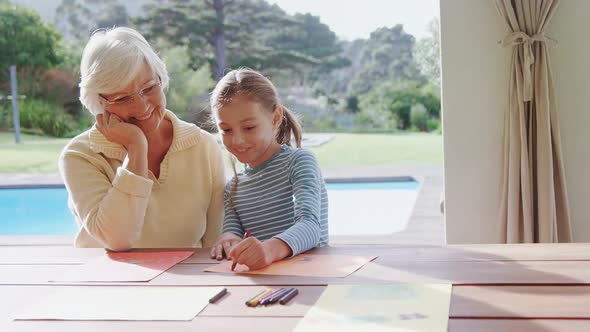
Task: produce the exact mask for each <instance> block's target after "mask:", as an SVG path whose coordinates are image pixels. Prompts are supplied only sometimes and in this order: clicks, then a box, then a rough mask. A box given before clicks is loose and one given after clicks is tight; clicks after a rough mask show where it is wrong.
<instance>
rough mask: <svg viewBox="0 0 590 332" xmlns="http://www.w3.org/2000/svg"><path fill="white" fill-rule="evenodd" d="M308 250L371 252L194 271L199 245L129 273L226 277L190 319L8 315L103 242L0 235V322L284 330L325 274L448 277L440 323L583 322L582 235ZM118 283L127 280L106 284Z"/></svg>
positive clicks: (65, 327) (588, 284) (206, 279)
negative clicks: (333, 262)
mask: <svg viewBox="0 0 590 332" xmlns="http://www.w3.org/2000/svg"><path fill="white" fill-rule="evenodd" d="M313 252H314V253H318V254H325V253H331V254H352V255H375V256H378V258H377V259H375V260H374V261H373V262H371V263H369V264H367V265H365V266H364V267H363V268H361V269H360V270H358V271H357V272H355V273H354V274H352V275H350V276H348V277H346V278H318V277H315V278H312V277H290V276H264V275H259V276H252V275H250V276H240V275H226V274H216V273H207V272H203V269H204V268H205V267H206V266H208V265H210V264H215V263H216V262H215V261H211V260H210V259H209V258H208V256H207V255H208V251H207V250H205V249H199V250H197V251H196V252H195V254H194V255H193V256H192V257H190V258H189V259H187V260H186V261H184V262H183V263H181V264H178V265H176V266H174V267H173V268H171V269H170V270H168V271H166V272H164V273H163V274H161V275H160V276H158V277H157V278H155V279H153V280H152V281H150V282H147V283H132V284H140V285H147V286H151V285H182V286H187V287H199V286H212V285H223V286H227V287H228V291H229V293H230V296H226V297H224V298H223V299H221V300H220V301H218V302H217V303H216V304H214V305H208V306H207V307H206V308H205V309H204V310H203V311H202V312H201V313H200V314H199V315H198V316H197V317H195V318H194V319H193V320H192V321H190V322H125V321H123V322H118V321H12V320H11V319H10V318H9V314H10V313H11V312H12V311H14V308H17V307H19V306H23V305H26V304H27V303H28V302H29V301H30V299H31V298H36V297H38V296H42V295H43V294H45V293H48V292H52V291H55V290H56V289H58V288H60V287H70V286H71V285H73V284H75V283H54V282H51V283H50V282H48V280H51V279H52V277H54V276H57V275H60V274H61V273H63V272H65V271H66V270H68V269H71V268H72V266H74V265H77V264H82V263H84V262H86V261H87V260H89V259H91V258H93V257H97V256H99V255H103V254H104V251H103V250H102V249H76V248H72V247H69V246H51V245H40V246H33V245H29V246H18V245H1V244H0V331H107V330H108V331H234V330H235V331H260V330H261V329H264V330H267V331H290V330H292V329H293V328H294V327H295V326H296V325H297V323H298V321H299V320H300V319H301V318H302V317H303V316H304V315H305V313H306V312H307V310H308V309H309V308H310V307H311V306H313V304H314V303H315V301H316V300H317V299H318V298H319V296H320V295H321V293H322V291H323V289H324V288H325V287H326V285H328V284H386V283H400V282H401V283H403V282H425V283H430V282H441V283H452V284H453V285H454V286H453V293H452V298H451V309H450V312H449V317H450V319H449V329H448V330H449V331H541V332H547V331H590V244H582V243H579V244H546V245H543V244H531V245H455V246H411V245H403V246H402V245H375V246H365V245H363V246H338V247H328V248H321V249H316V250H314V251H313ZM122 284H125V285H129V283H115V284H114V285H122ZM77 285H79V284H77ZM85 285H87V286H86V287H93V286H92V285H100V283H92V285H88V284H85ZM109 285H113V283H109ZM291 285H296V286H297V287H298V288H299V290H300V293H299V295H298V296H297V297H296V298H295V299H294V300H293V301H292V302H290V303H289V304H288V305H286V306H277V305H275V306H269V307H257V308H249V307H247V306H245V305H244V301H245V300H247V299H248V298H250V297H251V296H252V295H253V294H256V293H257V292H258V291H259V290H261V289H262V288H263V286H273V287H274V286H291Z"/></svg>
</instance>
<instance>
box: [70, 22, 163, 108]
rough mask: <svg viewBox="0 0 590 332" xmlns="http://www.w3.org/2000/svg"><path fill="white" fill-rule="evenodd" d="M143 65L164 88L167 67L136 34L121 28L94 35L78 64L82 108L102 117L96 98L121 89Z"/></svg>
mask: <svg viewBox="0 0 590 332" xmlns="http://www.w3.org/2000/svg"><path fill="white" fill-rule="evenodd" d="M146 63H147V65H148V66H149V67H150V68H151V69H152V70H153V71H154V73H155V74H156V75H158V76H159V77H160V79H161V81H162V87H163V88H164V89H165V88H167V87H168V82H169V80H170V79H169V77H168V72H167V71H166V65H165V64H164V62H163V61H162V59H160V57H158V55H157V54H156V52H155V51H154V50H153V49H152V47H151V46H150V44H149V43H148V42H147V40H145V38H144V37H143V36H142V35H141V34H140V33H139V32H137V31H135V30H133V29H131V28H124V27H119V28H114V29H107V30H98V31H96V32H94V33H93V34H92V37H90V40H89V41H88V44H86V47H85V48H84V53H83V54H82V61H81V63H80V73H81V79H80V101H81V102H82V105H84V106H85V107H86V108H87V109H88V110H89V111H90V113H92V114H94V115H97V114H100V113H103V112H104V109H103V107H102V106H101V105H100V96H99V94H110V93H114V92H117V91H120V90H121V89H124V88H125V87H126V86H127V85H129V83H131V82H132V81H133V80H134V79H135V78H136V77H137V75H138V73H139V72H140V71H141V70H142V69H143V66H144V65H145V64H146Z"/></svg>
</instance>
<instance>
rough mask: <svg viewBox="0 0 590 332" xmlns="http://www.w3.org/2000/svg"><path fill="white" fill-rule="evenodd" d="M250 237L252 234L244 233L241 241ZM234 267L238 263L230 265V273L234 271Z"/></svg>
mask: <svg viewBox="0 0 590 332" xmlns="http://www.w3.org/2000/svg"><path fill="white" fill-rule="evenodd" d="M250 235H252V232H250V231H246V233H244V237H243V238H242V240H243V239H247V238H248V237H250ZM236 265H238V262H234V263H233V264H232V265H231V270H232V271H233V270H235V269H236Z"/></svg>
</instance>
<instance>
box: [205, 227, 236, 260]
mask: <svg viewBox="0 0 590 332" xmlns="http://www.w3.org/2000/svg"><path fill="white" fill-rule="evenodd" d="M240 241H242V238H241V237H239V236H236V235H235V234H233V233H223V234H221V236H219V238H218V239H217V241H215V244H214V245H213V248H211V258H215V259H217V260H218V261H220V260H222V259H223V253H224V252H225V256H226V257H229V252H230V250H231V248H232V247H233V246H234V245H235V244H236V243H238V242H240ZM228 259H229V258H228Z"/></svg>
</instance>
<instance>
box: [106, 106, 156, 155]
mask: <svg viewBox="0 0 590 332" xmlns="http://www.w3.org/2000/svg"><path fill="white" fill-rule="evenodd" d="M96 129H98V131H100V133H101V134H103V135H104V137H106V139H108V140H109V141H110V142H113V143H116V144H121V145H123V146H124V147H125V149H127V150H129V147H130V146H136V147H147V139H146V138H145V134H144V133H143V131H141V129H140V128H139V127H138V126H135V125H132V124H130V123H126V122H124V121H123V120H122V119H121V118H120V117H118V116H117V115H115V114H113V113H109V112H104V113H103V114H99V115H97V116H96Z"/></svg>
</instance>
